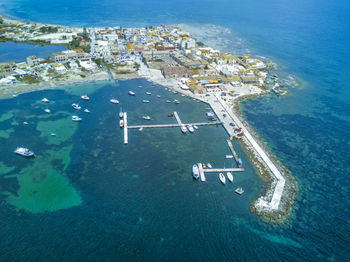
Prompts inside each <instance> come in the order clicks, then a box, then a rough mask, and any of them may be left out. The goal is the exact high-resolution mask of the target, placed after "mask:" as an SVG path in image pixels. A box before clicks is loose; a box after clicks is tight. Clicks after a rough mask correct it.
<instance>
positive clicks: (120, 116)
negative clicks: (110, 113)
mask: <svg viewBox="0 0 350 262" xmlns="http://www.w3.org/2000/svg"><path fill="white" fill-rule="evenodd" d="M123 116H124V113H123V111H122V109H120V112H119V118H123Z"/></svg>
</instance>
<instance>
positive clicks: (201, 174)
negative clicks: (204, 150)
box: [197, 163, 206, 182]
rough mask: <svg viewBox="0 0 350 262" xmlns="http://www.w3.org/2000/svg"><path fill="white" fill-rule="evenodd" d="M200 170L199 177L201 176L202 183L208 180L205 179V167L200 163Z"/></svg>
mask: <svg viewBox="0 0 350 262" xmlns="http://www.w3.org/2000/svg"><path fill="white" fill-rule="evenodd" d="M197 165H198V169H199V175H200V176H201V181H202V182H205V181H206V179H205V175H204V172H203V166H202V164H201V163H198V164H197Z"/></svg>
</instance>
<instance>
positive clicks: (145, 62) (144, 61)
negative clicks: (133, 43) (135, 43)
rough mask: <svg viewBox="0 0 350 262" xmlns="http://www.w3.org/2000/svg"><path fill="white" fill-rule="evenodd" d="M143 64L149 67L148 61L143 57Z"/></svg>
mask: <svg viewBox="0 0 350 262" xmlns="http://www.w3.org/2000/svg"><path fill="white" fill-rule="evenodd" d="M142 62H143V63H144V64H145V65H147V59H146V58H145V57H142Z"/></svg>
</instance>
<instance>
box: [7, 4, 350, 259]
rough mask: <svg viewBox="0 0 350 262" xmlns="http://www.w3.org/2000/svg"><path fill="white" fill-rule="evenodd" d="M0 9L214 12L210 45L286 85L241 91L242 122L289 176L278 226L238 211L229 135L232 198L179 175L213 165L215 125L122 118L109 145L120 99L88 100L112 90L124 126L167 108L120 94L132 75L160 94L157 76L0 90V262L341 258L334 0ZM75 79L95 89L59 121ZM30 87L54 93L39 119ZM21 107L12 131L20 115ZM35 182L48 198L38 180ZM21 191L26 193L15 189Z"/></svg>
mask: <svg viewBox="0 0 350 262" xmlns="http://www.w3.org/2000/svg"><path fill="white" fill-rule="evenodd" d="M0 12H1V13H3V14H6V15H9V16H13V17H17V18H22V19H28V20H32V21H38V22H46V23H57V24H65V25H76V26H106V25H122V26H148V25H154V24H179V23H185V24H190V25H191V26H196V27H203V25H205V26H204V27H209V26H212V25H216V26H220V28H227V29H228V30H229V31H231V33H230V34H227V35H225V33H223V35H222V37H223V38H225V39H229V40H230V41H229V43H231V46H225V49H226V51H232V52H233V51H234V50H236V49H237V47H242V43H243V44H244V46H245V48H246V49H247V51H249V53H251V54H256V55H262V56H264V57H267V58H269V59H270V60H272V61H273V62H275V63H276V64H277V65H278V66H279V69H280V70H281V71H284V72H287V73H288V74H290V75H292V76H293V77H294V78H295V79H296V80H297V82H298V83H299V85H298V86H297V87H295V88H291V89H290V95H288V96H286V97H283V98H278V97H275V96H273V95H271V96H266V97H263V98H256V99H249V100H246V101H245V102H243V103H242V104H241V109H242V112H243V114H244V116H245V117H246V119H247V121H248V122H249V123H250V124H251V125H252V126H253V128H254V129H255V130H256V131H257V132H258V133H259V135H260V136H261V138H262V139H263V140H264V141H265V142H266V143H267V144H268V145H269V147H270V148H271V150H272V152H273V153H274V154H275V155H276V156H277V158H278V159H279V160H280V161H281V162H282V163H283V164H284V165H285V166H286V167H287V168H288V169H289V170H290V171H291V173H292V175H293V177H294V178H295V180H296V181H297V184H298V192H297V194H296V198H295V202H294V204H293V206H292V211H291V215H290V216H289V218H288V219H287V221H286V222H285V223H284V224H282V225H281V224H271V223H266V222H264V221H263V220H261V219H260V218H259V217H258V216H256V215H255V214H253V213H251V212H250V211H249V203H250V201H252V200H254V199H255V198H256V197H257V196H258V195H259V193H260V192H262V191H263V188H264V182H263V181H262V180H261V179H260V178H259V176H258V175H256V173H255V172H254V169H253V167H252V165H251V164H250V163H249V161H248V160H247V159H246V157H245V155H244V154H243V152H242V149H241V147H240V145H239V144H238V143H236V144H235V147H237V150H238V151H239V153H240V155H242V158H243V161H244V163H245V167H246V171H245V172H244V174H242V175H236V176H235V179H236V180H235V181H236V183H237V184H236V185H239V184H242V185H243V186H244V187H245V188H246V191H247V193H246V194H244V195H243V197H241V198H238V197H236V196H234V195H233V193H232V188H231V189H229V188H228V187H222V186H221V185H220V184H219V183H218V181H217V178H214V177H211V178H209V179H208V181H207V182H206V183H195V182H193V181H192V180H191V179H190V176H189V171H188V166H191V163H193V162H194V161H199V159H203V161H205V162H208V161H213V163H215V164H217V165H223V164H224V161H223V159H222V157H221V155H224V154H226V153H227V150H228V149H227V146H226V145H225V139H226V137H227V136H226V134H225V132H224V130H223V129H221V128H215V127H207V128H203V129H200V130H199V131H200V132H198V134H194V135H193V136H185V137H184V136H183V135H181V133H180V132H179V131H178V130H175V129H174V130H162V131H147V132H144V131H143V132H138V131H133V132H131V134H130V141H132V140H133V142H130V144H129V145H128V146H127V147H124V146H123V144H122V136H121V134H120V133H118V131H119V130H114V128H115V125H114V124H113V119H115V117H116V116H115V115H116V114H118V113H119V109H120V108H119V107H118V108H115V109H114V111H111V110H110V106H111V105H110V104H108V102H107V103H104V101H105V100H106V101H108V99H109V98H110V95H111V94H114V95H116V96H118V97H120V99H121V101H122V105H121V106H122V107H124V108H125V109H126V110H127V111H128V112H130V117H131V120H130V121H132V122H135V123H136V122H137V121H141V120H140V117H139V115H140V114H142V113H143V112H144V111H145V110H146V111H147V110H150V111H149V114H151V112H154V108H158V109H159V110H157V111H156V113H154V114H155V121H156V120H157V121H159V122H161V121H168V119H167V118H166V116H165V117H164V115H163V111H166V110H167V108H166V107H165V106H166V105H164V104H158V102H157V103H156V102H152V103H150V104H149V106H151V107H154V108H153V110H151V109H150V108H148V109H147V107H146V105H144V104H141V106H140V107H139V106H137V105H140V104H138V103H133V102H126V101H128V100H127V99H129V97H128V96H127V95H125V96H124V94H125V92H127V90H129V89H131V88H133V87H135V86H138V85H140V84H141V85H143V87H144V88H150V89H152V88H156V90H157V91H153V92H157V93H160V94H161V95H162V99H163V97H164V98H165V97H167V96H169V97H170V98H172V99H173V98H174V97H172V96H173V94H172V93H169V92H166V91H165V90H164V89H163V88H161V87H152V86H151V85H150V84H148V83H146V81H144V80H133V81H120V82H119V84H118V85H117V86H114V85H113V84H110V83H102V84H86V86H78V87H71V89H72V90H76V91H69V90H70V89H67V90H66V91H62V90H56V91H52V90H51V91H40V92H36V93H29V94H24V95H21V96H19V97H17V98H14V99H9V100H2V101H0V120H1V122H0V127H1V129H0V153H1V158H0V165H1V170H2V173H3V174H1V175H0V191H1V192H2V196H1V197H0V200H1V209H0V210H1V211H0V251H1V252H0V261H118V260H119V261H164V260H169V261H181V260H183V261H349V260H350V259H349V258H350V241H349V239H350V225H349V221H350V209H349V207H350V205H349V198H350V178H349V175H350V174H349V173H350V171H349V170H350V162H349V160H350V141H349V138H350V63H349V61H350V50H349V46H350V15H349V14H350V2H349V1H346V0H335V1H326V0H318V1H315V0H310V1H305V0H304V1H303V0H296V1H292V2H291V1H283V0H266V1H258V0H247V1H236V0H230V1H229V0H219V1H207V0H204V1H203V0H202V1H198V0H194V1H183V0H180V1H141V0H135V1H120V0H114V1H111V0H89V1H83V0H76V1H67V0H60V1H42V0H3V1H1V4H0ZM220 39H221V38H219V39H218V41H220ZM237 39H239V41H237ZM218 44H220V43H218ZM139 81H140V82H139ZM94 88H95V89H96V90H95V89H94ZM86 89H88V90H91V91H90V93H91V96H92V97H95V99H96V101H95V102H94V101H91V102H92V103H91V109H93V110H94V111H92V112H100V113H98V114H96V115H94V114H91V116H84V119H85V118H86V119H87V120H86V121H83V123H81V125H79V126H76V125H72V123H71V121H68V122H67V121H65V119H67V117H70V115H71V113H72V112H71V109H70V108H69V106H68V108H67V106H66V105H67V104H68V105H70V104H71V103H72V101H74V100H76V99H79V95H81V93H82V92H85V90H86ZM43 96H47V97H48V98H50V99H52V100H54V101H55V103H54V104H53V105H52V109H53V110H55V111H54V113H53V115H52V116H50V118H48V117H47V116H46V115H42V110H43V108H42V106H43V105H42V104H40V103H37V101H39V100H40V99H41V98H42V97H43ZM179 99H183V101H182V100H181V101H182V103H181V104H180V107H179V108H178V109H177V110H182V111H181V115H183V117H184V118H185V119H188V120H191V119H200V118H201V117H204V114H203V112H205V110H206V106H205V105H202V104H197V103H194V102H192V101H189V100H188V101H186V99H185V98H181V97H179ZM28 105H30V107H28ZM173 106H174V105H172V107H173ZM50 107H51V105H50ZM93 107H95V108H93ZM172 109H173V108H172ZM172 109H171V110H172ZM101 112H106V113H105V114H103V113H101ZM131 112H133V113H131ZM186 112H191V114H189V113H186ZM166 114H168V112H166ZM89 117H90V118H89ZM162 117H164V118H162ZM24 119H27V121H28V122H29V125H28V127H26V128H27V131H25V129H24V128H23V126H20V124H21V123H22V122H23V121H26V120H24ZM56 121H57V122H56ZM57 126H63V127H64V128H62V130H55V132H56V133H59V132H62V135H61V136H57V137H56V138H55V137H50V136H49V133H51V130H53V129H55V128H57ZM28 130H30V132H28ZM49 130H50V131H49ZM28 133H30V134H31V135H30V136H29V135H28ZM217 141H222V142H217ZM18 143H26V144H28V146H32V147H33V148H36V151H37V152H42V153H41V154H40V153H39V156H38V158H36V159H35V162H30V161H24V160H23V159H18V158H17V157H15V156H13V155H12V150H13V147H14V146H15V145H17V144H18ZM72 145H73V146H72ZM44 152H45V154H44ZM40 155H41V156H40ZM46 159H47V161H46ZM39 161H40V162H39ZM36 162H38V163H47V164H45V165H39V164H35V163H36ZM226 164H228V163H226ZM38 165H39V166H38ZM3 170H5V171H3ZM38 170H39V171H38ZM40 170H48V171H45V172H44V171H42V172H41V171H40ZM28 174H29V175H28ZM45 181H46V182H47V184H48V185H45V186H46V187H48V188H55V189H57V191H58V192H55V194H54V195H55V196H60V197H59V198H57V199H52V197H53V194H52V190H50V191H49V192H46V191H45V190H44V191H43V189H42V188H41V185H43V184H44V182H45ZM46 182H45V183H46ZM56 185H58V186H56ZM38 195H39V196H38ZM28 196H31V198H28ZM36 198H40V201H41V202H40V205H34V204H33V203H31V202H30V201H27V200H28V199H36Z"/></svg>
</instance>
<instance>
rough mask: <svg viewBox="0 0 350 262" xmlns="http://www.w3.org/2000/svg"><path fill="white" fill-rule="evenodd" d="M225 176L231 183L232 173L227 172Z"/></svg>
mask: <svg viewBox="0 0 350 262" xmlns="http://www.w3.org/2000/svg"><path fill="white" fill-rule="evenodd" d="M226 176H227V178H228V180H229V181H230V182H231V183H233V175H232V173H231V172H227V174H226Z"/></svg>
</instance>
